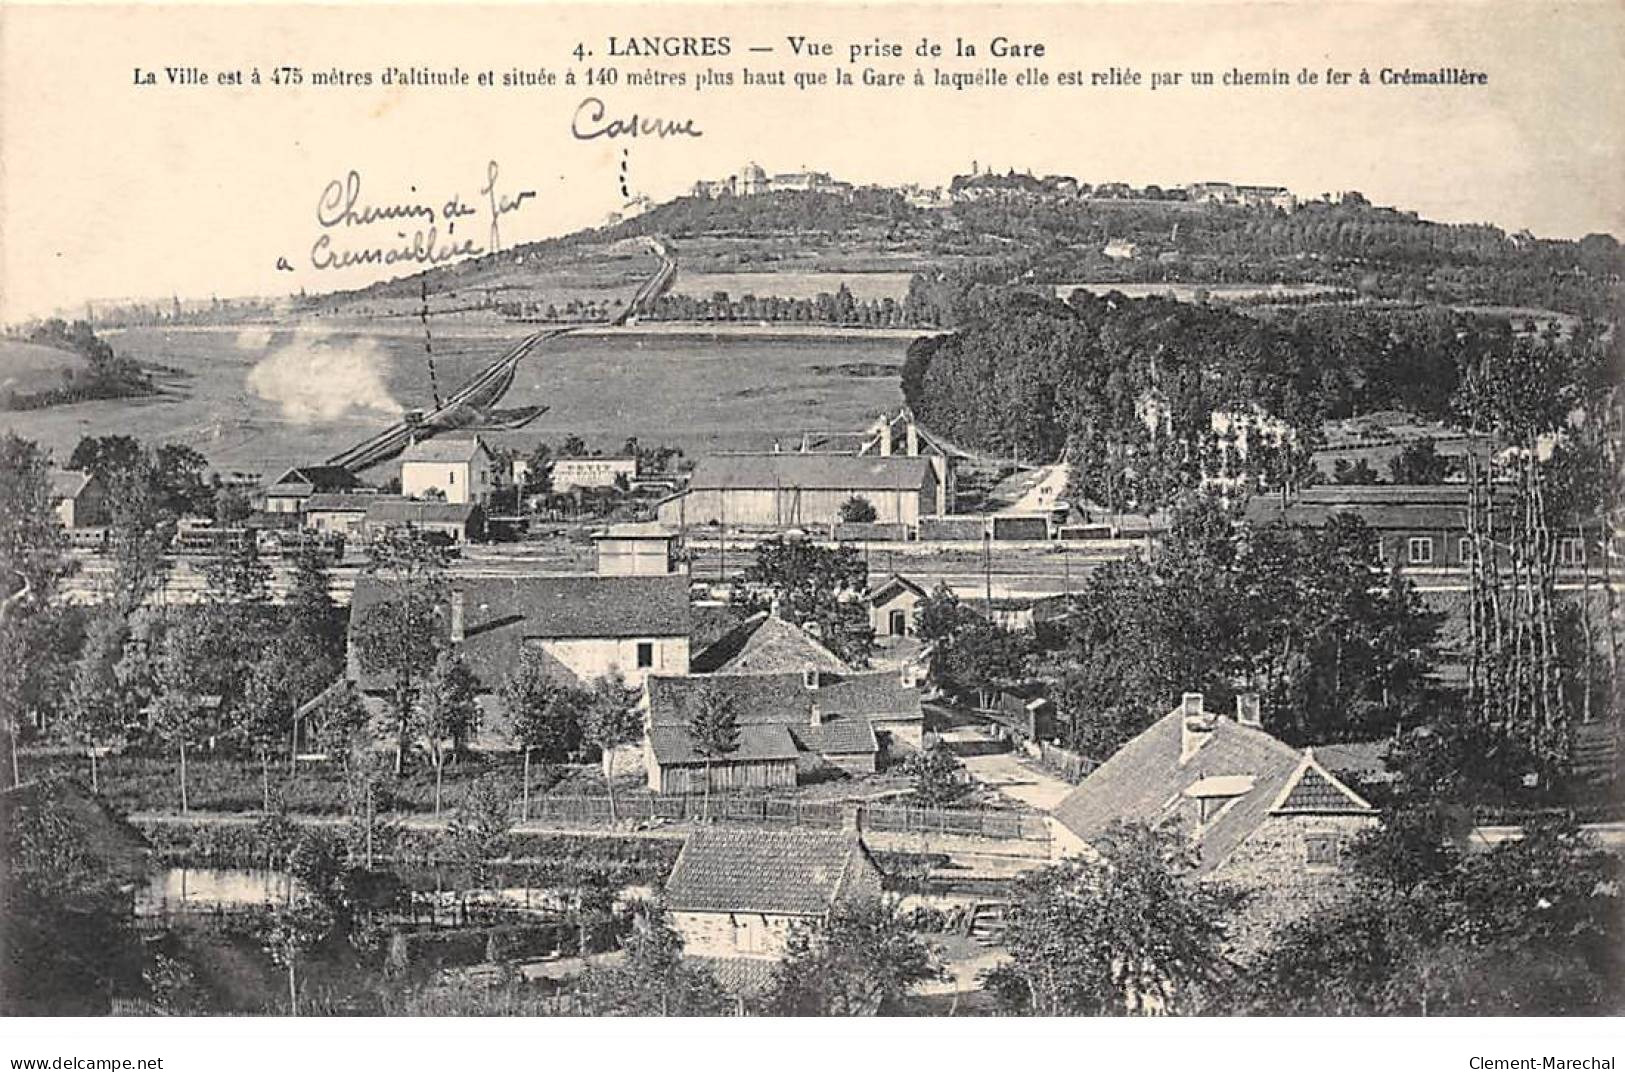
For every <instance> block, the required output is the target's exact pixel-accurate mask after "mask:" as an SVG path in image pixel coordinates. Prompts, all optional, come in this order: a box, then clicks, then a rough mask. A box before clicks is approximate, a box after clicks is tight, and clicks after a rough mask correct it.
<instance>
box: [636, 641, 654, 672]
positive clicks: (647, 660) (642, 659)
mask: <svg viewBox="0 0 1625 1072" xmlns="http://www.w3.org/2000/svg"><path fill="white" fill-rule="evenodd" d="M654 664H655V646H654V643H653V642H652V641H648V640H640V641H638V669H639V670H647V669H649V668H650V667H651V666H653V665H654Z"/></svg>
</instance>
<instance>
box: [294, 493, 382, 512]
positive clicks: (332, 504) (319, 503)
mask: <svg viewBox="0 0 1625 1072" xmlns="http://www.w3.org/2000/svg"><path fill="white" fill-rule="evenodd" d="M405 501H406V500H405V499H403V498H401V497H400V496H398V495H378V494H375V493H369V492H364V491H324V492H320V493H318V494H315V495H312V496H311V497H310V498H309V499H306V500H305V513H307V514H315V513H321V512H323V511H328V512H336V513H354V514H364V513H366V512H367V510H368V509H369V508H370V507H373V506H377V505H378V504H379V503H386V502H405Z"/></svg>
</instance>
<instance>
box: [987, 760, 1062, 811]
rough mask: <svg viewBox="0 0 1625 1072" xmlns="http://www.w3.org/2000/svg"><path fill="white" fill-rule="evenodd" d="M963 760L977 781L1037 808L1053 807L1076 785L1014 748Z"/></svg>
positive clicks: (1037, 809)
mask: <svg viewBox="0 0 1625 1072" xmlns="http://www.w3.org/2000/svg"><path fill="white" fill-rule="evenodd" d="M960 762H962V763H964V764H965V769H966V770H967V771H968V772H970V775H971V777H973V778H975V779H976V780H977V781H979V782H981V783H983V784H984V785H987V786H988V787H990V788H992V789H994V790H995V791H997V792H998V793H999V794H1000V795H1002V796H1006V797H1009V798H1010V799H1011V800H1015V801H1018V802H1020V803H1022V804H1025V805H1027V806H1028V807H1029V808H1033V809H1034V810H1036V811H1042V812H1051V811H1054V810H1055V808H1056V806H1057V805H1059V804H1060V803H1061V801H1062V800H1064V799H1065V798H1066V795H1067V794H1068V793H1070V792H1072V790H1073V789H1074V788H1075V787H1074V786H1073V785H1072V783H1070V782H1067V781H1065V780H1063V779H1061V778H1058V777H1056V776H1055V775H1053V774H1050V773H1048V772H1046V771H1043V770H1040V769H1039V768H1038V767H1037V766H1036V765H1034V764H1031V763H1029V762H1025V761H1024V760H1023V759H1022V757H1020V756H1018V755H1017V754H1015V753H1013V752H1004V753H999V754H995V755H988V756H964V757H961V759H960Z"/></svg>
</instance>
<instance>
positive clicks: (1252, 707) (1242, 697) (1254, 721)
mask: <svg viewBox="0 0 1625 1072" xmlns="http://www.w3.org/2000/svg"><path fill="white" fill-rule="evenodd" d="M1236 721H1237V722H1239V723H1241V724H1242V725H1243V726H1251V727H1252V728H1253V729H1255V730H1256V729H1261V728H1262V727H1263V725H1264V722H1263V719H1262V718H1261V717H1260V716H1259V708H1258V693H1256V692H1251V691H1249V692H1238V693H1236Z"/></svg>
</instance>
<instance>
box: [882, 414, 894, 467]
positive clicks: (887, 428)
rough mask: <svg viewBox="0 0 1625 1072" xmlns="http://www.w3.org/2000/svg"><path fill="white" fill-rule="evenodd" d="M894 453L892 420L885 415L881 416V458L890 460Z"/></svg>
mask: <svg viewBox="0 0 1625 1072" xmlns="http://www.w3.org/2000/svg"><path fill="white" fill-rule="evenodd" d="M891 451H892V442H891V418H890V417H888V416H886V415H885V414H881V415H880V456H881V457H882V458H890V457H891Z"/></svg>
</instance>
